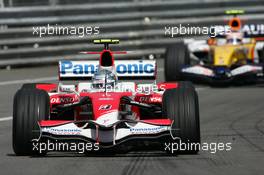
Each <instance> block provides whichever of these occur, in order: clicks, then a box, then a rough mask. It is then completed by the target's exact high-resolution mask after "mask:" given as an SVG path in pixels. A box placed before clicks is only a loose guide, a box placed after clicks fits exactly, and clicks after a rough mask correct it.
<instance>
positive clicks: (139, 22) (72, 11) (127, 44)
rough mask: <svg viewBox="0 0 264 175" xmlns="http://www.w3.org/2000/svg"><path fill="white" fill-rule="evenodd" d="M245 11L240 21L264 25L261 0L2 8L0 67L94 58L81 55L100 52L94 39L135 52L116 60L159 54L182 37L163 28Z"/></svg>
mask: <svg viewBox="0 0 264 175" xmlns="http://www.w3.org/2000/svg"><path fill="white" fill-rule="evenodd" d="M234 8H235V9H244V10H245V11H246V14H245V15H244V18H245V19H246V20H249V21H250V22H252V23H260V22H263V19H264V1H262V0H235V1H226V0H206V1H204V0H187V1H173V0H160V1H125V2H123V1H122V2H121V1H117V2H114V1H112V2H103V3H84V4H65V5H56V6H25V7H7V8H1V9H0V26H1V28H0V67H5V66H9V65H11V66H18V65H19V66H25V65H34V64H36V65H38V64H39V63H43V64H50V63H55V62H57V61H58V60H60V59H62V58H65V59H92V58H94V56H90V55H80V54H79V53H78V52H80V51H84V50H99V49H100V46H98V45H93V44H90V41H91V40H92V39H96V38H118V39H120V40H121V44H120V45H118V46H115V47H114V49H116V50H131V51H132V50H134V51H135V52H132V53H130V54H127V55H122V56H119V57H118V58H120V59H123V58H135V57H137V58H140V57H148V55H149V54H154V55H157V56H160V55H162V54H163V53H164V50H165V48H166V47H167V45H169V44H173V43H176V42H179V41H180V40H181V39H182V38H183V37H206V36H184V35H183V36H176V37H175V38H170V37H169V36H165V34H164V32H165V30H164V27H165V26H167V27H169V26H171V27H173V26H178V25H179V24H183V25H187V24H189V25H190V26H210V25H211V24H223V23H224V21H225V19H226V17H227V16H225V15H224V10H226V9H234ZM47 24H50V25H58V26H60V25H61V26H75V27H76V26H99V27H100V34H99V35H91V36H87V37H78V36H68V35H50V36H43V37H41V38H40V37H39V36H37V35H33V27H36V26H46V25H47Z"/></svg>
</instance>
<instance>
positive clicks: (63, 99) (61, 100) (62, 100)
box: [50, 97, 76, 104]
mask: <svg viewBox="0 0 264 175" xmlns="http://www.w3.org/2000/svg"><path fill="white" fill-rule="evenodd" d="M75 101H76V98H73V97H53V98H51V99H50V103H52V104H54V103H55V104H60V103H62V104H66V103H73V102H75Z"/></svg>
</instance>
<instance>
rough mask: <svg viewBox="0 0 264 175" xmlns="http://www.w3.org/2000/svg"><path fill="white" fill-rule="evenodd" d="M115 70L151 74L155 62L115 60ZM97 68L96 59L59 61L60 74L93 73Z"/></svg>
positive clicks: (121, 72)
mask: <svg viewBox="0 0 264 175" xmlns="http://www.w3.org/2000/svg"><path fill="white" fill-rule="evenodd" d="M116 62H117V63H116V65H115V66H116V72H117V74H119V75H122V74H138V75H140V74H153V73H154V72H155V64H151V63H144V61H128V62H124V61H119V62H118V61H116ZM97 69H98V63H97V61H96V62H95V61H90V62H89V61H86V62H81V61H61V62H60V73H61V75H66V74H74V75H81V74H82V75H83V74H94V73H95V72H96V71H97Z"/></svg>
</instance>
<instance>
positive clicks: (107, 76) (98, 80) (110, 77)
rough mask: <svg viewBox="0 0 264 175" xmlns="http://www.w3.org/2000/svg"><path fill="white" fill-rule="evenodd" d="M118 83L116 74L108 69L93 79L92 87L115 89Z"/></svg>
mask: <svg viewBox="0 0 264 175" xmlns="http://www.w3.org/2000/svg"><path fill="white" fill-rule="evenodd" d="M116 83H117V76H116V74H115V73H113V72H111V71H109V70H106V69H101V70H98V71H97V72H96V73H95V74H94V76H93V78H92V87H93V88H94V89H102V88H109V87H110V88H114V87H115V85H116Z"/></svg>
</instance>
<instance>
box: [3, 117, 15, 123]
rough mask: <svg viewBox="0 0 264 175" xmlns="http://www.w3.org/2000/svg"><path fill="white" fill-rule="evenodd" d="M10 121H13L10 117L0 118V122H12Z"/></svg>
mask: <svg viewBox="0 0 264 175" xmlns="http://www.w3.org/2000/svg"><path fill="white" fill-rule="evenodd" d="M12 119H13V117H12V116H9V117H1V118H0V122H3V121H8V120H12Z"/></svg>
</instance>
